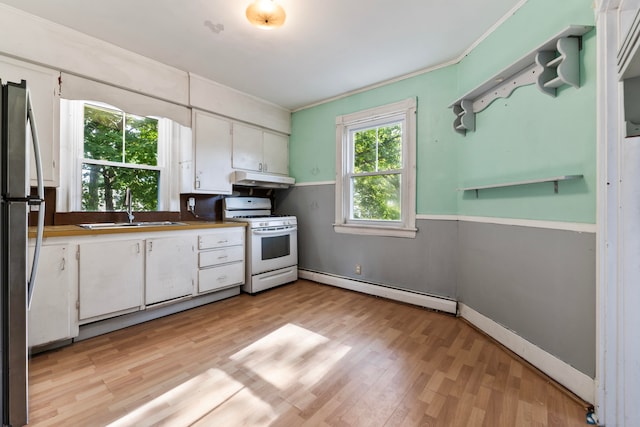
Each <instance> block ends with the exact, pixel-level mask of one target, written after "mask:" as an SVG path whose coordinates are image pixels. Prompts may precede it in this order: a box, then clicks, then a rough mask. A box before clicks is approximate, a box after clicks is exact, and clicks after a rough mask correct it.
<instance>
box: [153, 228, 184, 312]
mask: <svg viewBox="0 0 640 427" xmlns="http://www.w3.org/2000/svg"><path fill="white" fill-rule="evenodd" d="M196 240H197V239H196V236H184V237H166V238H157V239H147V241H146V243H147V244H146V262H145V304H147V305H150V304H155V303H158V302H162V301H168V300H172V299H175V298H180V297H184V296H187V295H192V294H193V291H194V282H195V272H196V254H195V246H196Z"/></svg>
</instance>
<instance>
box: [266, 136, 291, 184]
mask: <svg viewBox="0 0 640 427" xmlns="http://www.w3.org/2000/svg"><path fill="white" fill-rule="evenodd" d="M262 136H263V141H262V142H263V144H262V158H263V159H264V163H265V164H266V165H267V170H266V172H269V173H277V174H280V175H289V137H288V136H286V135H281V134H277V133H271V132H266V131H265V132H263V134H262Z"/></svg>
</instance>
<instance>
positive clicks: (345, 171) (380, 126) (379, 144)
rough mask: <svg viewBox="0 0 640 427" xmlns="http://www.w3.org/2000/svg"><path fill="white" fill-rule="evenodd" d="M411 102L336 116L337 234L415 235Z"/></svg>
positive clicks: (413, 144) (413, 136)
mask: <svg viewBox="0 0 640 427" xmlns="http://www.w3.org/2000/svg"><path fill="white" fill-rule="evenodd" d="M415 116H416V100H415V98H411V99H407V100H405V101H401V102H397V103H393V104H389V105H385V106H382V107H376V108H372V109H368V110H365V111H359V112H356V113H352V114H346V115H343V116H339V117H337V118H336V150H337V156H336V157H337V165H336V171H337V180H336V221H335V224H334V229H335V230H336V231H337V232H340V233H355V234H373V235H383V236H397V237H415V232H416V228H415V193H416V191H415V188H416V187H415V169H416V168H415V150H416V148H415V147H416V119H415Z"/></svg>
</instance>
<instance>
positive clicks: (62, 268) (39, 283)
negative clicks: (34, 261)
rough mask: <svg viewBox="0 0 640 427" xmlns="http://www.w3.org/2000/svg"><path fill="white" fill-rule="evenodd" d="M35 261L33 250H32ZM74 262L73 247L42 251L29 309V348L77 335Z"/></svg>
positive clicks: (54, 247) (46, 248) (52, 247)
mask: <svg viewBox="0 0 640 427" xmlns="http://www.w3.org/2000/svg"><path fill="white" fill-rule="evenodd" d="M32 257H33V247H32V248H30V258H32ZM75 262H76V258H75V249H73V248H71V247H68V246H63V245H52V246H43V247H42V249H41V251H40V258H39V263H38V272H37V274H36V286H35V288H34V290H33V297H32V300H31V307H30V308H29V346H30V347H31V346H35V345H42V344H47V343H50V342H54V341H58V340H63V339H69V338H73V337H75V336H77V335H78V320H77V316H76V291H75V290H76V289H77V271H78V270H77V264H76V263H75Z"/></svg>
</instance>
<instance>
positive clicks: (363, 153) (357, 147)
mask: <svg viewBox="0 0 640 427" xmlns="http://www.w3.org/2000/svg"><path fill="white" fill-rule="evenodd" d="M377 142H378V141H377V137H376V129H375V128H374V129H366V130H360V131H356V132H354V133H353V151H354V153H353V171H354V172H355V173H361V172H375V171H376V163H377V155H376V151H377Z"/></svg>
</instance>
